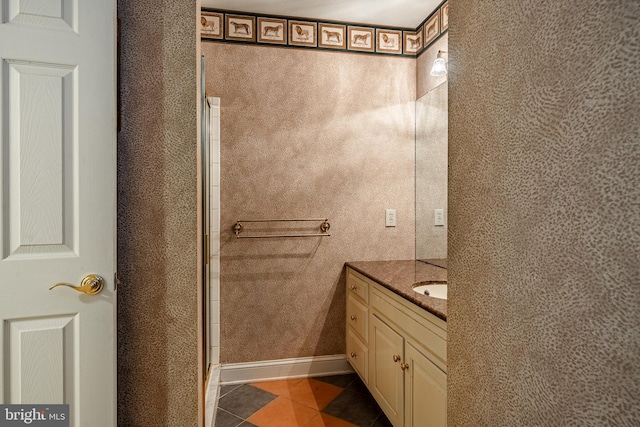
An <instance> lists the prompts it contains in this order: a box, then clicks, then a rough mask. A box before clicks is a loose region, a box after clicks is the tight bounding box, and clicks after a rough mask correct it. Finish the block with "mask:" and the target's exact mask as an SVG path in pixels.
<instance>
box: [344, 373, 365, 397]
mask: <svg viewBox="0 0 640 427" xmlns="http://www.w3.org/2000/svg"><path fill="white" fill-rule="evenodd" d="M347 390H351V391H355V392H356V393H361V394H366V395H367V396H371V393H369V389H367V386H366V385H365V384H364V383H363V382H362V380H361V379H360V377H358V376H356V378H355V379H354V380H353V382H352V383H351V384H349V387H347Z"/></svg>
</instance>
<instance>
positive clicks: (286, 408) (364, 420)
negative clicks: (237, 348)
mask: <svg viewBox="0 0 640 427" xmlns="http://www.w3.org/2000/svg"><path fill="white" fill-rule="evenodd" d="M215 425H216V427H251V426H258V427H294V426H295V427H303V426H304V427H322V426H324V427H356V426H360V427H391V423H390V422H389V421H388V420H387V418H386V417H385V415H384V414H383V413H382V410H381V409H380V407H378V405H377V404H376V402H375V400H374V399H373V397H372V396H371V394H369V391H368V390H367V388H366V386H365V385H364V384H363V383H362V381H361V380H360V378H358V376H357V375H356V374H349V375H334V376H328V377H315V378H296V379H291V380H279V381H266V382H257V383H251V384H242V385H226V386H222V387H221V388H220V398H219V400H218V410H217V412H216V424H215Z"/></svg>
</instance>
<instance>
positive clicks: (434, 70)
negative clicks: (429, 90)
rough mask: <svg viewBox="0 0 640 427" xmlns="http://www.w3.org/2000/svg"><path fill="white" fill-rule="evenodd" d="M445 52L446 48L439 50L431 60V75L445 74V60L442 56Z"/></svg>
mask: <svg viewBox="0 0 640 427" xmlns="http://www.w3.org/2000/svg"><path fill="white" fill-rule="evenodd" d="M445 53H447V51H446V50H439V51H438V55H437V56H436V60H435V61H433V67H431V72H430V73H429V74H431V75H432V76H446V75H447V63H446V62H445V60H444V58H443V56H444V54H445Z"/></svg>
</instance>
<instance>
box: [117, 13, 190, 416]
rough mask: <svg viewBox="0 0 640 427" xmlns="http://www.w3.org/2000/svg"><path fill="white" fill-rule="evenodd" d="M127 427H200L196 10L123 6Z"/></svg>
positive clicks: (121, 363)
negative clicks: (196, 426) (198, 426)
mask: <svg viewBox="0 0 640 427" xmlns="http://www.w3.org/2000/svg"><path fill="white" fill-rule="evenodd" d="M118 15H119V16H120V20H121V21H120V28H121V43H122V49H121V55H122V57H121V88H122V89H121V93H122V130H121V131H120V133H119V136H118V272H119V274H120V276H121V278H122V283H121V285H120V287H119V289H118V425H122V426H179V427H184V426H195V425H198V335H197V323H198V314H199V313H198V303H197V283H198V275H197V271H198V265H197V260H198V258H197V219H196V207H197V192H196V184H197V179H196V167H197V161H196V149H197V129H198V125H197V111H196V110H197V102H196V93H197V67H198V66H199V60H197V59H198V58H197V57H196V52H197V43H196V41H197V40H196V25H195V17H196V2H195V0H194V1H180V2H163V3H158V2H155V1H148V0H143V1H140V0H136V1H129V0H120V1H119V2H118Z"/></svg>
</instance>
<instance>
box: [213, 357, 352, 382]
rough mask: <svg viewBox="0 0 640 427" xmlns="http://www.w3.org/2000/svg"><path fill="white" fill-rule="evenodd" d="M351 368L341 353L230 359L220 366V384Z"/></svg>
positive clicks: (326, 373)
mask: <svg viewBox="0 0 640 427" xmlns="http://www.w3.org/2000/svg"><path fill="white" fill-rule="evenodd" d="M351 372H354V371H353V369H352V368H351V365H350V364H349V362H347V357H346V356H345V355H344V354H336V355H333V356H313V357H299V358H293V359H279V360H264V361H260V362H249V363H230V364H226V365H222V366H221V368H220V384H221V385H226V384H241V383H249V382H254V381H271V380H280V379H287V378H303V377H319V376H324V375H339V374H349V373H351Z"/></svg>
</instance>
